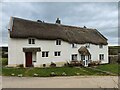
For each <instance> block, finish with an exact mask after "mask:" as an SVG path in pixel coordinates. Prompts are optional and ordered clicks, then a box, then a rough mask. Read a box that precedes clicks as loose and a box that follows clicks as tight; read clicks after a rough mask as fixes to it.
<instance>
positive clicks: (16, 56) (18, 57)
mask: <svg viewBox="0 0 120 90" xmlns="http://www.w3.org/2000/svg"><path fill="white" fill-rule="evenodd" d="M81 46H85V44H84V45H82V44H79V45H78V44H77V48H72V45H71V44H70V43H68V42H65V41H62V42H61V45H56V41H55V40H38V39H35V44H28V39H15V38H8V64H9V66H12V65H16V64H24V65H25V53H24V52H23V48H24V47H40V48H41V52H37V53H36V57H35V53H34V54H33V55H32V56H33V59H36V62H34V65H40V64H47V63H51V62H66V61H68V62H69V61H71V55H72V54H78V60H80V54H79V52H78V49H79V48H80V47H81ZM88 50H89V52H90V53H91V59H92V60H94V61H97V60H99V54H104V56H105V60H103V61H102V63H108V46H107V45H104V46H103V48H102V49H100V48H99V45H93V44H90V48H88ZM42 51H49V56H48V57H42ZM54 51H61V56H54Z"/></svg>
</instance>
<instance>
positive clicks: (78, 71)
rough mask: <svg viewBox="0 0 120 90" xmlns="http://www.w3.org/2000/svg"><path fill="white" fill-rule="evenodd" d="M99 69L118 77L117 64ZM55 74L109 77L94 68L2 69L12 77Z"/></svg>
mask: <svg viewBox="0 0 120 90" xmlns="http://www.w3.org/2000/svg"><path fill="white" fill-rule="evenodd" d="M96 68H97V69H101V70H103V71H110V72H112V73H114V74H116V75H117V72H118V68H117V64H116V65H114V64H108V65H100V66H97V67H96ZM52 72H54V73H55V74H56V76H63V75H62V74H63V73H65V74H66V76H80V75H96V76H97V75H102V76H103V75H108V74H106V73H105V72H102V71H98V70H94V69H92V68H76V67H56V68H8V67H3V68H2V75H4V76H11V74H12V73H14V74H15V76H18V74H22V75H23V76H34V74H35V73H36V74H38V76H39V77H50V76H51V73H52Z"/></svg>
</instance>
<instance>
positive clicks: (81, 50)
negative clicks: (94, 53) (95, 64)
mask: <svg viewBox="0 0 120 90" xmlns="http://www.w3.org/2000/svg"><path fill="white" fill-rule="evenodd" d="M78 52H79V53H80V54H81V55H90V52H89V50H88V49H87V48H86V47H84V46H81V47H80V48H79V49H78Z"/></svg>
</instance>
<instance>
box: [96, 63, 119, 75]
mask: <svg viewBox="0 0 120 90" xmlns="http://www.w3.org/2000/svg"><path fill="white" fill-rule="evenodd" d="M96 69H100V70H103V71H108V72H111V73H114V74H118V73H119V74H120V70H119V69H120V64H106V65H99V66H97V67H96Z"/></svg>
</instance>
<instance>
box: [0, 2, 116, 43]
mask: <svg viewBox="0 0 120 90" xmlns="http://www.w3.org/2000/svg"><path fill="white" fill-rule="evenodd" d="M0 14H2V29H0V32H2V42H1V43H0V45H7V43H8V40H7V37H8V31H7V27H8V24H9V20H10V17H11V16H14V17H19V18H24V19H29V20H33V21H37V20H38V19H39V20H43V21H45V22H49V23H55V20H56V18H57V17H59V18H60V19H61V21H62V24H65V25H73V26H79V27H83V26H86V27H88V28H96V29H97V30H98V31H99V32H101V33H102V34H103V35H104V36H105V37H106V38H108V43H109V45H117V44H118V28H117V27H118V3H117V2H96V3H94V2H90V3H88V2H84V3H83V2H76V3H72V2H71V3H70V2H62V3H60V2H56V3H55V2H44V3H42V2H4V3H2V10H0Z"/></svg>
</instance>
